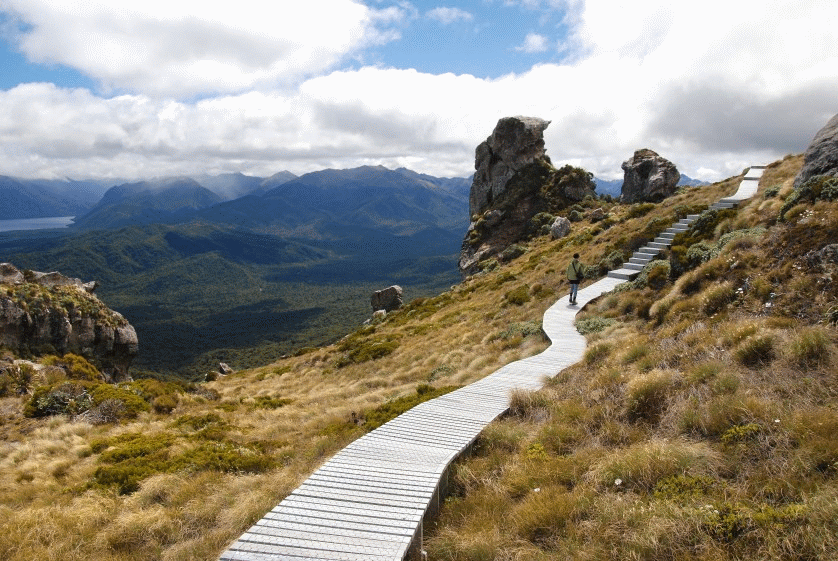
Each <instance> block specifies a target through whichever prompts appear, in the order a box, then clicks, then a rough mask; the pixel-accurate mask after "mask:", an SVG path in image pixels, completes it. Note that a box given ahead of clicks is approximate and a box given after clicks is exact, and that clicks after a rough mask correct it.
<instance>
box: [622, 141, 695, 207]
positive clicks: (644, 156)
mask: <svg viewBox="0 0 838 561" xmlns="http://www.w3.org/2000/svg"><path fill="white" fill-rule="evenodd" d="M622 168H623V171H624V172H625V175H624V179H623V189H622V195H621V199H620V200H621V201H622V202H624V203H639V202H654V203H657V202H660V201H662V200H663V199H665V198H667V197H669V196H670V195H672V194H673V193H675V190H676V188H677V186H678V180H679V179H680V178H681V174H680V173H679V172H678V168H676V167H675V164H673V163H672V162H670V161H669V160H667V159H666V158H663V157H661V156H659V155H658V154H657V153H656V152H654V151H653V150H649V149H647V148H644V149H642V150H637V151H636V152H635V153H634V156H632V157H631V158H629V159H628V160H626V161H625V162H623V165H622Z"/></svg>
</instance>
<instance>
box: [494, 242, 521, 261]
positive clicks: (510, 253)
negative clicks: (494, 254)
mask: <svg viewBox="0 0 838 561" xmlns="http://www.w3.org/2000/svg"><path fill="white" fill-rule="evenodd" d="M526 252H527V248H525V247H524V246H522V245H518V244H512V245H510V246H509V247H507V248H506V249H504V250H503V251H502V252H501V253H500V255H499V256H498V257H499V258H500V260H501V261H504V262H509V261H512V260H513V259H516V258H518V257H520V256H522V255H523V254H525V253H526Z"/></svg>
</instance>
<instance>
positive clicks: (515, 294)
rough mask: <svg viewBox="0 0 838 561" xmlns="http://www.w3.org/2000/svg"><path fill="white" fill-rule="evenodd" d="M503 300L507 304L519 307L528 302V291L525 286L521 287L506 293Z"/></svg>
mask: <svg viewBox="0 0 838 561" xmlns="http://www.w3.org/2000/svg"><path fill="white" fill-rule="evenodd" d="M505 298H506V301H507V302H508V303H510V304H515V305H516V306H521V305H523V304H526V303H527V302H529V301H530V289H529V287H528V286H526V285H521V286H519V287H518V288H515V289H513V290H510V291H509V292H507V293H506V295H505Z"/></svg>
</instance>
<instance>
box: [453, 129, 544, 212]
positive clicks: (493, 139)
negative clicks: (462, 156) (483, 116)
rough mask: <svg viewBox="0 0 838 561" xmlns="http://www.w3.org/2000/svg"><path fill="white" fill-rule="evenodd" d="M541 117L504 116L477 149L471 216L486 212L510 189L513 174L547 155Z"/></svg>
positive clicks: (470, 197)
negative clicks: (508, 186) (508, 187)
mask: <svg viewBox="0 0 838 561" xmlns="http://www.w3.org/2000/svg"><path fill="white" fill-rule="evenodd" d="M549 124H550V121H545V120H544V119H539V118H537V117H504V118H502V119H501V120H499V121H498V124H497V126H495V130H494V131H493V132H492V134H491V136H489V138H487V139H486V140H485V141H484V142H482V143H480V145H479V146H478V147H477V149H476V150H475V157H474V169H475V173H474V180H473V181H472V184H471V193H470V194H469V199H468V204H469V212H470V214H471V216H475V215H480V214H483V212H484V211H485V210H486V209H488V208H489V207H491V206H492V202H493V201H495V200H496V199H497V198H498V197H499V196H500V195H501V194H503V192H504V191H505V190H506V188H507V185H508V184H509V181H510V180H511V179H512V177H513V176H514V175H515V174H516V173H517V172H519V171H520V170H522V169H523V168H524V166H527V165H529V164H531V163H533V162H535V161H536V160H539V159H541V158H543V157H544V154H545V152H544V129H546V128H547V126H548V125H549Z"/></svg>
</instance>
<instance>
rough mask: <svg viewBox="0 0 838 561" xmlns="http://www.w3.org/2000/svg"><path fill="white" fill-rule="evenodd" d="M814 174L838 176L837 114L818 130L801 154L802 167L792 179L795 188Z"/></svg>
mask: <svg viewBox="0 0 838 561" xmlns="http://www.w3.org/2000/svg"><path fill="white" fill-rule="evenodd" d="M816 175H832V176H838V115H835V116H834V117H832V118H831V119H830V120H829V122H828V123H827V124H826V125H825V126H824V127H823V128H822V129H821V130H819V131H818V134H816V135H815V138H814V139H813V140H812V143H811V144H809V147H808V148H807V149H806V152H805V153H804V154H803V168H802V169H801V170H800V173H798V174H797V177H796V178H795V179H794V186H795V188H797V187H800V186H801V185H803V184H804V183H806V181H807V180H808V179H810V178H812V177H814V176H816Z"/></svg>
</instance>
